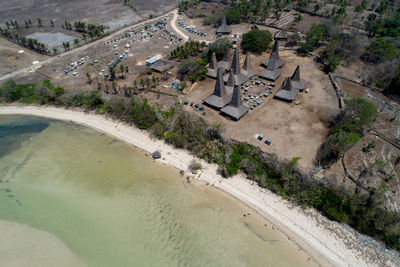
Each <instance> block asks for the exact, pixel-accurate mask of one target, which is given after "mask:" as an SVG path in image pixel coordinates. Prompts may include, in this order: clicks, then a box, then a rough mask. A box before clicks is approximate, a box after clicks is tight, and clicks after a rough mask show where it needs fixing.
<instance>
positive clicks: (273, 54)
mask: <svg viewBox="0 0 400 267" xmlns="http://www.w3.org/2000/svg"><path fill="white" fill-rule="evenodd" d="M270 60H273V61H274V65H275V68H280V67H282V66H283V65H285V61H283V60H282V59H280V58H279V42H278V40H275V42H274V46H273V47H272V51H271V55H270V57H269V59H264V60H263V61H261V64H262V65H264V66H265V67H268V64H269V61H270Z"/></svg>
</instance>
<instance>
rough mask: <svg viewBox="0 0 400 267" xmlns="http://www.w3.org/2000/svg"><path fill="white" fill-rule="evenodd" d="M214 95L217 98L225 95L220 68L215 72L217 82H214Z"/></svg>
mask: <svg viewBox="0 0 400 267" xmlns="http://www.w3.org/2000/svg"><path fill="white" fill-rule="evenodd" d="M214 95H216V96H219V97H224V96H225V95H226V90H225V85H224V79H223V76H222V69H221V68H218V70H217V81H216V83H215V87H214Z"/></svg>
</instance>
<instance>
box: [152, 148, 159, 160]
mask: <svg viewBox="0 0 400 267" xmlns="http://www.w3.org/2000/svg"><path fill="white" fill-rule="evenodd" d="M151 156H152V157H153V159H159V158H161V153H160V151H158V150H157V151H154V152H153V153H152V154H151Z"/></svg>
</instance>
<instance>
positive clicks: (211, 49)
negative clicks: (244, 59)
mask: <svg viewBox="0 0 400 267" xmlns="http://www.w3.org/2000/svg"><path fill="white" fill-rule="evenodd" d="M231 47H232V43H231V41H229V40H228V39H227V38H220V39H217V40H216V41H215V42H213V43H211V44H210V45H209V46H208V48H207V50H206V51H205V52H204V53H203V59H204V60H205V61H207V62H210V60H211V56H212V54H213V53H215V55H216V56H217V60H221V59H222V58H223V57H224V55H225V52H226V50H227V49H229V48H231Z"/></svg>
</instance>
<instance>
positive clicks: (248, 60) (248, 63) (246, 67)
mask: <svg viewBox="0 0 400 267" xmlns="http://www.w3.org/2000/svg"><path fill="white" fill-rule="evenodd" d="M243 69H244V70H246V71H250V70H251V69H252V67H251V57H250V54H249V53H247V54H246V58H245V59H244V64H243Z"/></svg>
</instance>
